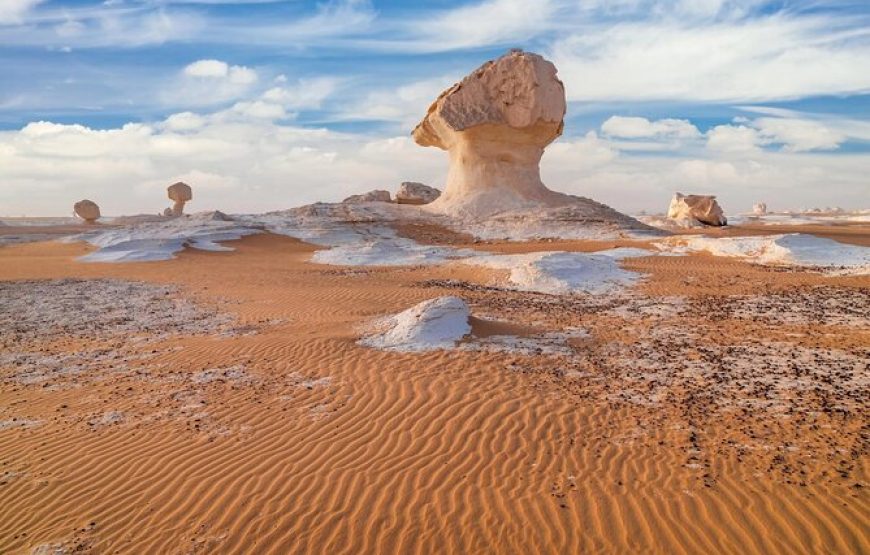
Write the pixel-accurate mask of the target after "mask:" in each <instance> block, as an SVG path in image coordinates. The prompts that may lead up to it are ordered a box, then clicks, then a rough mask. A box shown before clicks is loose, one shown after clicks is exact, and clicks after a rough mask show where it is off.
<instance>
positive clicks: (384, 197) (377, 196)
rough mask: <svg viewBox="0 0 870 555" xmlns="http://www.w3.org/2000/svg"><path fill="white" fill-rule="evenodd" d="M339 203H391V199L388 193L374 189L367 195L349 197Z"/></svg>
mask: <svg viewBox="0 0 870 555" xmlns="http://www.w3.org/2000/svg"><path fill="white" fill-rule="evenodd" d="M341 202H343V203H344V204H356V203H358V202H393V199H392V198H390V192H389V191H384V190H382V189H375V190H374V191H369V192H368V193H363V194H361V195H351V196H349V197H347V198H346V199H344V200H343V201H341Z"/></svg>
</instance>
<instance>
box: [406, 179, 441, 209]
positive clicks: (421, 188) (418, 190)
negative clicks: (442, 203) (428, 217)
mask: <svg viewBox="0 0 870 555" xmlns="http://www.w3.org/2000/svg"><path fill="white" fill-rule="evenodd" d="M440 196H441V191H440V190H439V189H436V188H435V187H430V186H428V185H424V184H422V183H417V182H415V181H405V182H404V183H402V184H401V185H399V191H398V192H397V193H396V202H398V203H399V204H429V203H430V202H433V201H434V200H435V199H437V198H438V197H440Z"/></svg>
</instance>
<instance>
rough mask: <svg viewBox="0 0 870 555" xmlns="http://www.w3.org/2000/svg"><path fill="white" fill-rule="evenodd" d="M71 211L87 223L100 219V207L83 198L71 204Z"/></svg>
mask: <svg viewBox="0 0 870 555" xmlns="http://www.w3.org/2000/svg"><path fill="white" fill-rule="evenodd" d="M73 211H74V212H75V215H76V216H78V217H79V218H81V219H83V220H84V221H85V222H86V223H89V224H93V223H96V221H97V220H98V219H100V207H99V206H97V203H96V202H94V201H92V200H88V199H84V200H80V201H78V202H77V203H75V204H74V205H73Z"/></svg>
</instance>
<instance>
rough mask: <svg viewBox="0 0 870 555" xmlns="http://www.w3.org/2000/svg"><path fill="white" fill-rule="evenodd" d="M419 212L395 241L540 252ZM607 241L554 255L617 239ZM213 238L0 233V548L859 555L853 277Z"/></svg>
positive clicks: (864, 537) (859, 373)
mask: <svg viewBox="0 0 870 555" xmlns="http://www.w3.org/2000/svg"><path fill="white" fill-rule="evenodd" d="M437 231H438V230H435V229H433V228H428V229H425V230H422V231H421V229H420V228H416V229H410V230H407V229H406V230H405V233H406V234H407V235H413V236H414V237H415V238H416V239H417V240H420V241H423V240H425V239H426V238H430V237H450V238H453V240H454V241H453V246H458V247H462V246H465V247H469V248H472V247H473V248H476V249H481V248H488V250H490V251H491V252H492V251H496V250H497V249H499V248H501V249H504V250H508V251H509V252H513V253H518V252H534V251H540V250H552V249H554V244H553V243H552V242H528V243H515V244H514V245H513V246H512V247H511V248H508V247H506V246H505V244H504V243H501V244H487V243H483V244H482V243H480V242H478V243H474V244H468V245H463V244H461V243H457V241H459V240H460V239H461V237H459V238H457V237H456V236H455V234H451V233H450V232H448V231H446V230H442V231H441V233H437ZM850 232H851V234H853V235H854V236H855V241H857V242H864V241H866V239H867V237H868V236H870V233H868V229H867V228H866V227H865V228H863V229H857V228H855V227H852V228H850ZM759 233H760V231H759ZM617 243H619V242H615V243H614V244H606V243H605V244H602V243H600V242H593V241H585V242H584V241H574V242H562V243H561V244H557V245H556V246H557V247H558V248H559V249H560V250H574V251H578V252H582V251H597V250H601V249H604V248H608V247H611V246H634V247H637V246H639V243H638V242H637V241H633V242H629V243H628V244H627V245H622V244H617ZM228 245H231V246H232V247H233V248H234V249H235V251H233V252H203V251H198V250H184V251H182V252H181V253H179V254H178V255H177V258H175V259H173V260H166V261H157V262H147V263H136V262H132V263H127V264H99V263H83V262H77V261H75V258H76V257H80V256H82V255H85V254H87V253H88V252H90V251H92V250H93V247H91V246H88V245H86V244H84V243H81V242H75V243H60V242H36V243H29V244H17V245H8V246H5V247H2V248H0V280H2V283H0V289H2V294H0V302H2V304H3V305H4V307H3V308H4V311H3V318H5V320H4V321H3V325H2V327H3V329H4V330H5V331H4V337H3V340H2V345H0V357H2V358H0V377H2V390H0V473H2V474H0V475H2V478H0V479H2V483H0V498H2V500H3V502H2V503H0V551H2V552H4V553H29V552H32V550H37V551H36V552H41V553H54V552H55V551H53V550H54V549H57V548H64V549H66V550H68V552H74V551H76V550H80V551H84V552H93V553H114V552H118V553H233V552H242V551H244V552H258V553H300V552H310V553H327V552H328V553H374V552H382V553H383V552H398V553H433V552H449V553H494V552H501V553H559V552H561V553H564V552H605V551H606V552H660V553H711V552H731V553H738V552H741V553H771V552H832V553H860V552H866V551H867V550H868V549H870V540H868V534H867V528H866V523H867V522H868V518H870V504H868V498H867V493H866V485H867V470H868V468H867V466H868V464H867V463H868V457H867V438H866V426H867V404H866V402H867V388H868V382H867V376H868V374H867V360H868V357H867V355H868V352H870V351H868V350H870V327H868V325H867V320H866V314H867V309H868V307H870V298H868V290H870V277H867V276H866V275H865V276H839V277H836V276H834V277H831V276H826V275H821V274H819V273H817V272H813V271H809V270H806V271H804V270H800V269H789V270H784V269H781V268H770V267H765V266H758V265H752V264H749V263H747V262H745V261H741V260H734V259H730V258H723V257H714V256H711V255H709V254H689V255H683V256H649V257H637V258H631V259H627V260H624V261H623V262H622V265H623V266H625V267H627V268H629V269H632V270H635V271H638V272H640V273H642V275H643V280H642V281H641V282H639V283H638V284H636V285H634V286H632V287H629V288H627V289H625V290H624V291H623V292H622V293H620V294H617V295H610V296H607V295H600V296H558V295H557V296H554V295H547V294H537V293H530V292H522V291H515V290H513V289H510V288H504V287H501V286H498V285H493V284H498V283H500V281H501V280H502V279H503V278H504V274H505V272H504V271H501V270H494V269H489V268H486V267H481V266H474V265H466V264H459V263H455V264H453V263H451V264H446V265H434V266H433V265H424V266H408V267H400V268H385V267H346V266H330V265H322V264H316V263H313V262H312V261H311V257H312V254H313V253H314V252H315V251H316V250H317V249H318V248H319V247H315V246H313V245H311V244H307V243H304V242H301V241H299V240H296V239H291V238H287V237H281V236H276V235H273V234H268V233H267V234H258V235H253V236H249V237H244V238H242V239H240V240H238V241H233V242H232V243H228ZM569 247H570V248H569ZM57 280H68V281H57ZM101 291H102V292H105V293H104V294H103V295H102V296H101ZM106 295H114V296H115V297H116V298H117V297H124V298H125V299H127V300H126V301H125V302H126V303H127V305H126V306H125V307H124V310H123V312H120V313H115V312H112V311H111V310H108V309H107V307H108V306H110V305H111V304H112V302H113V301H112V300H111V299H108V300H107V299H106V298H105V296H106ZM440 295H455V296H458V297H461V298H462V299H464V300H465V301H466V302H467V303H468V304H469V306H470V307H471V310H472V313H473V314H474V315H475V318H472V320H471V323H472V326H473V332H472V333H473V339H470V340H468V342H466V343H468V344H467V345H466V344H460V345H459V346H458V347H457V348H456V349H452V350H434V351H431V352H423V353H402V352H394V351H384V350H377V349H372V348H367V347H365V346H363V345H359V344H358V343H357V341H358V340H359V338H360V337H361V336H362V335H364V334H365V327H366V325H367V323H368V322H370V321H371V320H372V319H374V318H378V317H383V316H385V315H389V314H393V313H397V312H400V311H402V310H404V309H406V308H408V307H409V306H412V305H414V304H415V303H418V302H421V301H425V300H427V299H431V298H434V297H437V296H440ZM13 304H14V305H15V306H14V307H11V306H10V305H13ZM28 305H30V306H35V305H37V306H38V308H39V310H29V309H28V308H27V306H28ZM52 311H53V312H52ZM39 314H43V315H44V314H50V315H51V316H50V317H45V316H42V317H40V316H38V315H39ZM60 314H64V315H65V316H64V317H61V316H60ZM176 314H177V315H178V317H175V316H174V315H176ZM125 315H126V316H125ZM41 319H42V320H41ZM574 328H582V329H583V330H584V333H582V334H577V333H574V334H571V333H569V334H568V335H569V336H568V338H567V339H564V337H563V338H562V339H559V337H556V338H555V339H553V336H550V337H551V339H549V340H548V339H547V338H546V334H547V333H556V334H557V336H558V333H560V332H561V333H564V332H565V330H571V329H574ZM10 330H12V333H8V332H9V331H10ZM505 335H509V336H513V337H514V338H515V340H514V341H513V342H509V343H508V344H509V346H510V348H507V349H505V348H502V347H503V346H504V345H505V343H504V342H499V341H490V339H492V338H503V337H504V336H505ZM536 338H537V339H536ZM523 339H525V340H527V343H523V341H522V340H523ZM471 343H475V345H471ZM524 346H525V347H524ZM466 347H469V348H466ZM472 347H473V348H472ZM566 348H567V349H569V350H570V351H571V353H572V354H570V355H566V354H565V351H564V350H565V349H566ZM524 349H525V350H524ZM705 365H706V366H705ZM710 367H715V368H719V370H718V371H714V372H712V373H711V372H709V368H710ZM762 367H763V368H762ZM760 368H761V369H762V370H763V371H760V370H759V369H760ZM40 549H41V550H42V551H39V550H40Z"/></svg>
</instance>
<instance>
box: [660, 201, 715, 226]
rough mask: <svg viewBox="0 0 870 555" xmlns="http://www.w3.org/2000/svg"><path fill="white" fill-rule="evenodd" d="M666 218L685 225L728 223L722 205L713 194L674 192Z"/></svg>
mask: <svg viewBox="0 0 870 555" xmlns="http://www.w3.org/2000/svg"><path fill="white" fill-rule="evenodd" d="M668 219H669V220H671V221H673V222H674V223H676V224H678V225H682V226H685V227H691V226H693V225H697V224H703V225H712V226H723V225H727V224H728V220H727V219H726V218H725V213H724V212H723V211H722V207H720V206H719V203H718V202H716V197H715V196H713V195H684V194H682V193H676V194H674V198H672V199H671V204H670V206H668Z"/></svg>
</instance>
